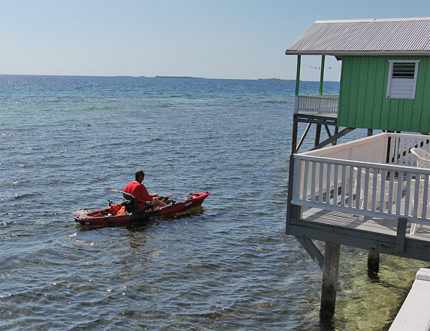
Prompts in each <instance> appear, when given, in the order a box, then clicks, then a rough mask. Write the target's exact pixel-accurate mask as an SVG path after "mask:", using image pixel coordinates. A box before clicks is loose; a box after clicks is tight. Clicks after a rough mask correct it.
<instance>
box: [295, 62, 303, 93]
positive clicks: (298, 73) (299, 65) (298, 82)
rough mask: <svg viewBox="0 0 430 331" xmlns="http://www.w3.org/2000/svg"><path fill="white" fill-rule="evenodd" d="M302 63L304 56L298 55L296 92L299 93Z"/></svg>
mask: <svg viewBox="0 0 430 331" xmlns="http://www.w3.org/2000/svg"><path fill="white" fill-rule="evenodd" d="M301 65H302V56H301V55H297V72H296V94H295V95H299V91H300V67H301Z"/></svg>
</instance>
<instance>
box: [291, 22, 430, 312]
mask: <svg viewBox="0 0 430 331" xmlns="http://www.w3.org/2000/svg"><path fill="white" fill-rule="evenodd" d="M286 54H287V55H297V78H296V102H295V112H294V118H293V137H292V148H291V150H292V153H291V157H290V175H289V189H288V210H287V222H286V233H287V234H290V235H293V236H295V237H296V238H297V240H298V241H299V242H300V243H301V244H302V245H303V247H304V248H305V249H306V251H307V252H308V253H309V254H310V256H311V257H312V258H313V259H314V260H315V261H317V263H318V264H319V265H320V267H321V268H322V269H323V289H322V296H321V316H322V317H324V316H325V317H327V316H328V317H330V316H332V315H333V313H334V304H335V296H336V284H337V271H338V263H339V254H340V245H348V246H353V247H358V248H362V249H366V250H368V251H369V260H368V267H369V276H372V275H375V273H377V270H378V265H379V253H385V254H392V255H397V256H402V257H406V258H412V259H419V260H424V261H430V199H429V193H430V191H429V190H430V185H429V184H430V180H429V177H430V156H429V157H427V156H426V153H428V152H430V148H429V147H430V136H428V133H429V132H430V17H427V18H406V19H366V20H336V21H317V22H315V23H314V24H313V25H312V26H311V27H310V28H309V29H308V30H307V31H306V32H305V33H304V34H303V35H302V36H301V37H300V38H299V39H298V40H297V41H296V42H295V43H294V44H293V45H292V46H290V47H289V48H288V49H287V51H286ZM304 55H321V59H322V60H321V75H320V77H321V79H320V93H319V95H315V96H308V95H306V96H305V95H300V94H299V90H300V89H299V86H300V71H301V57H302V56H304ZM326 56H334V57H336V59H337V60H339V61H342V69H341V82H340V94H339V95H323V94H322V91H323V83H324V63H325V57H326ZM299 124H300V125H306V128H305V129H304V130H303V135H302V137H301V138H300V139H298V133H299V131H300V130H299V129H300V128H299ZM312 125H315V126H316V130H315V142H314V148H313V149H312V150H311V151H305V152H302V153H299V152H298V151H299V149H300V147H301V146H302V143H303V140H304V139H305V137H306V135H307V133H308V132H310V128H311V126H312ZM323 127H324V128H325V129H326V131H327V135H328V138H327V139H325V140H324V141H322V142H321V141H320V137H321V129H322V128H323ZM330 128H332V129H331V130H330ZM333 128H334V129H333ZM356 128H365V129H368V137H365V138H362V139H359V140H355V141H350V142H348V143H344V144H336V142H337V139H338V138H340V137H342V136H343V135H346V134H347V133H349V132H351V131H352V130H354V129H356ZM373 130H382V133H379V134H376V135H372V133H373ZM401 132H403V133H401ZM405 132H409V133H405ZM411 132H415V134H412V133H411ZM419 133H420V134H419ZM429 155H430V154H429ZM427 159H428V162H427ZM314 240H318V241H322V242H325V243H326V245H325V253H324V254H323V253H321V252H320V250H319V248H318V245H315V244H314V242H313V241H314Z"/></svg>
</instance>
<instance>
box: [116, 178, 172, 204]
mask: <svg viewBox="0 0 430 331" xmlns="http://www.w3.org/2000/svg"><path fill="white" fill-rule="evenodd" d="M134 176H135V179H136V180H134V181H132V182H130V183H128V184H127V186H126V187H125V188H124V192H125V193H129V194H131V195H133V196H134V197H135V198H136V205H137V208H138V209H141V210H143V209H145V204H147V203H149V204H150V205H151V206H153V207H163V206H165V205H166V204H165V203H163V202H161V201H160V200H159V199H158V198H156V197H155V196H156V195H157V194H149V193H148V191H147V189H146V187H145V185H143V184H142V182H143V180H144V178H145V173H144V172H143V170H137V171H136V172H135V173H134Z"/></svg>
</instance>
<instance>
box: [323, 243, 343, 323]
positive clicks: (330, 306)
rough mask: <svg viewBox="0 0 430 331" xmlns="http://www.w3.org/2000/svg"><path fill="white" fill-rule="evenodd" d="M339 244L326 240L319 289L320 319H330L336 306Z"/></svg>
mask: <svg viewBox="0 0 430 331" xmlns="http://www.w3.org/2000/svg"><path fill="white" fill-rule="evenodd" d="M339 259H340V245H338V244H333V243H330V242H326V244H325V256H324V270H323V280H322V291H321V307H320V318H321V320H323V321H324V320H325V321H326V320H330V319H332V317H333V315H334V309H335V306H336V290H337V278H338V273H339Z"/></svg>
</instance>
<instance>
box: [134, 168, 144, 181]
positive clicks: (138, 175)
mask: <svg viewBox="0 0 430 331" xmlns="http://www.w3.org/2000/svg"><path fill="white" fill-rule="evenodd" d="M134 177H135V178H136V181H138V182H139V183H142V181H143V178H144V177H145V173H144V172H143V170H136V172H135V173H134Z"/></svg>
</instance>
